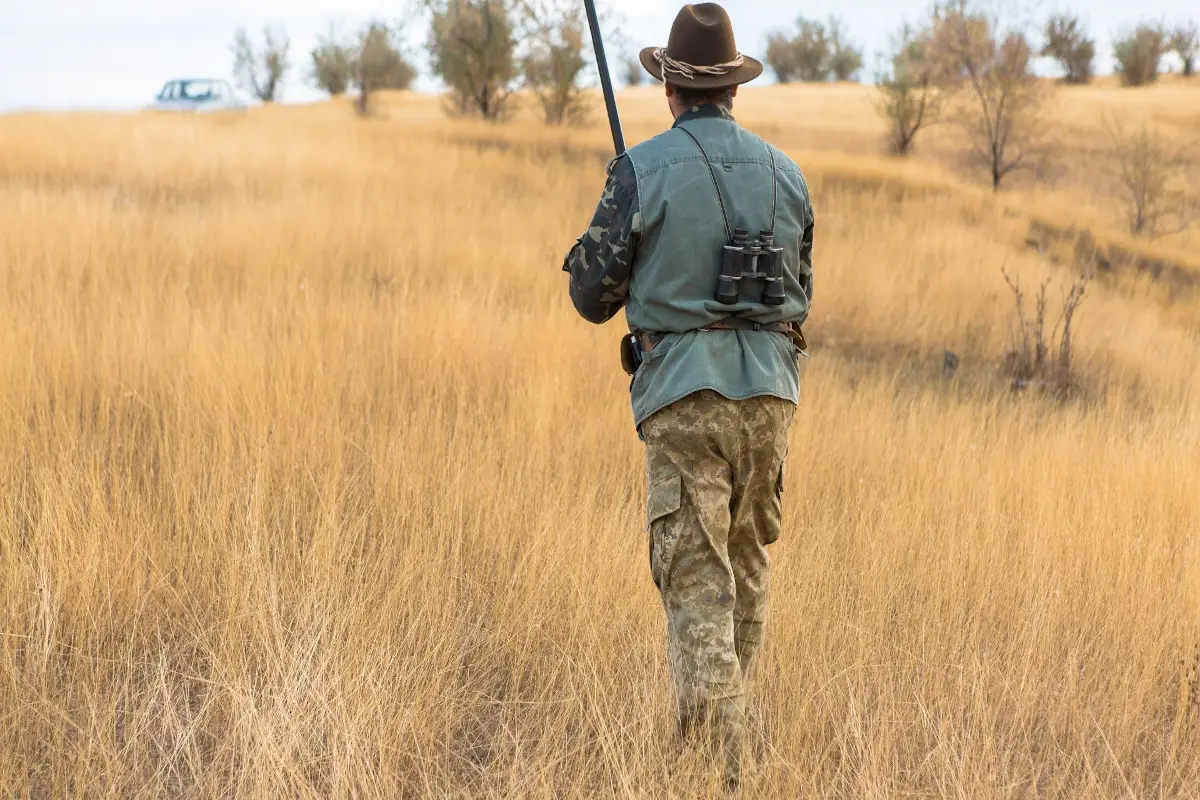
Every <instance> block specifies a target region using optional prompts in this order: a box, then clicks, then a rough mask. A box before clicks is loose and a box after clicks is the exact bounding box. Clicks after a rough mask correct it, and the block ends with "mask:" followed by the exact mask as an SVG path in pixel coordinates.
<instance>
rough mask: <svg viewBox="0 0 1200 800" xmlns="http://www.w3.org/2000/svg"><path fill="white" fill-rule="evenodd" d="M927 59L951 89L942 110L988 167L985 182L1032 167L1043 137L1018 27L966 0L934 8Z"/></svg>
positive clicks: (974, 157)
mask: <svg viewBox="0 0 1200 800" xmlns="http://www.w3.org/2000/svg"><path fill="white" fill-rule="evenodd" d="M930 47H931V48H932V52H931V57H932V58H934V59H936V61H937V63H939V64H940V69H939V72H940V74H941V76H942V79H943V80H945V81H947V83H948V85H949V86H951V87H953V88H954V92H953V96H952V98H951V100H950V102H949V104H948V108H947V112H948V117H949V119H950V120H951V121H953V122H954V123H956V124H957V125H958V127H959V128H960V130H961V131H962V133H963V135H964V138H965V141H966V143H967V148H968V149H967V155H968V157H969V158H970V160H971V161H972V162H974V163H976V164H977V165H979V166H981V167H983V168H985V169H987V171H988V173H989V174H990V177H991V181H992V188H993V189H994V190H997V191H998V190H999V189H1000V185H1001V183H1002V182H1003V181H1004V179H1005V178H1006V177H1008V176H1009V175H1011V174H1012V173H1013V172H1015V171H1017V170H1019V169H1023V168H1026V167H1031V166H1033V161H1034V160H1035V158H1036V156H1037V155H1038V154H1039V152H1040V145H1041V143H1042V137H1043V135H1044V130H1043V120H1042V113H1041V112H1042V107H1043V100H1044V98H1043V94H1042V90H1041V87H1040V85H1039V83H1038V80H1037V77H1036V76H1035V75H1034V74H1033V71H1032V69H1031V68H1030V62H1031V60H1032V57H1033V50H1032V48H1031V47H1030V45H1029V41H1028V39H1026V38H1025V35H1024V33H1023V32H1022V31H1021V30H1020V29H1019V28H1010V29H1008V30H1004V29H1003V27H1002V24H1001V21H1000V20H999V19H997V18H995V17H993V16H989V15H988V14H985V13H982V12H979V11H975V10H972V8H971V6H970V5H969V4H968V2H967V0H957V1H956V2H954V3H952V4H951V5H949V6H945V7H942V8H939V9H938V10H937V12H936V13H935V15H934V20H933V29H932V33H931V39H930Z"/></svg>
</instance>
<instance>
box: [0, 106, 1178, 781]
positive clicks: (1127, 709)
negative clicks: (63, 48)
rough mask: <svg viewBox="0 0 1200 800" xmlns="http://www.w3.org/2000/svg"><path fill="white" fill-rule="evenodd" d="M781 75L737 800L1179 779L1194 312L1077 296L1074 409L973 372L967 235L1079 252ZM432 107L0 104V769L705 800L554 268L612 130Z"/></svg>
mask: <svg viewBox="0 0 1200 800" xmlns="http://www.w3.org/2000/svg"><path fill="white" fill-rule="evenodd" d="M795 91H796V90H785V91H781V92H779V93H778V94H777V95H774V94H772V93H771V92H761V93H757V94H752V95H748V97H747V99H746V102H745V116H746V118H747V119H748V120H749V122H750V123H751V124H752V125H753V126H755V127H756V128H758V129H759V130H762V131H764V132H767V133H772V132H773V133H774V134H776V135H778V137H779V138H780V139H781V140H783V141H784V144H786V145H787V146H788V147H789V148H790V149H792V150H794V151H795V152H797V153H798V154H799V155H800V156H801V157H802V159H803V161H804V166H805V167H806V168H807V169H808V171H809V174H810V177H811V182H812V185H813V189H814V193H815V195H816V198H817V203H818V214H819V219H820V227H819V237H820V239H819V243H818V252H817V288H816V305H815V309H816V310H815V315H814V317H813V320H812V323H811V324H810V326H809V329H810V331H811V333H812V337H811V338H812V339H813V340H815V342H816V351H817V352H816V356H817V357H816V358H815V359H814V360H813V362H812V363H811V365H810V366H809V368H808V371H807V374H806V375H805V378H804V396H803V399H802V405H801V412H800V415H799V417H798V420H799V423H798V425H797V427H796V430H795V434H794V439H793V442H792V459H791V468H790V471H789V484H788V486H787V491H786V494H785V512H786V516H785V525H784V537H783V540H782V541H781V542H780V543H779V544H778V545H777V546H776V548H775V549H774V552H775V557H776V567H777V572H776V582H775V594H774V598H773V611H772V614H773V616H772V622H771V627H770V633H771V637H772V638H771V640H770V643H769V647H768V649H767V652H766V654H765V663H764V674H763V680H762V684H761V686H760V687H759V694H758V697H759V699H760V705H761V712H762V719H763V721H764V726H765V729H766V731H767V734H768V737H769V738H768V741H769V745H768V746H765V747H763V748H761V749H762V750H763V752H762V754H761V759H760V765H759V768H758V770H757V772H756V774H755V775H753V776H752V777H751V779H750V781H749V784H748V786H747V794H748V795H749V796H763V797H808V796H814V797H815V796H822V797H846V798H860V797H863V798H883V797H894V796H906V795H918V796H924V797H958V798H967V797H970V798H975V797H1006V798H1008V797H1063V798H1075V797H1097V798H1103V797H1112V798H1116V797H1130V796H1136V797H1143V796H1145V797H1185V796H1191V797H1195V796H1200V756H1198V755H1197V753H1198V751H1200V683H1198V677H1197V673H1196V670H1197V668H1198V665H1197V658H1200V653H1198V652H1197V650H1196V647H1197V644H1198V643H1200V537H1198V536H1197V533H1198V531H1200V475H1198V471H1197V464H1198V461H1200V455H1198V454H1200V376H1198V375H1197V370H1196V367H1195V365H1196V364H1197V363H1200V332H1198V326H1197V325H1196V323H1195V321H1196V320H1197V319H1200V315H1198V313H1197V311H1196V308H1195V303H1196V302H1197V301H1195V300H1191V299H1187V298H1183V299H1179V298H1176V299H1174V300H1170V299H1169V298H1167V297H1166V296H1165V295H1162V294H1161V293H1156V292H1155V291H1153V287H1145V286H1140V287H1133V288H1130V287H1126V286H1118V285H1116V284H1113V285H1111V286H1110V285H1108V284H1097V285H1096V286H1094V287H1093V292H1092V296H1090V297H1089V299H1088V302H1087V304H1086V305H1085V306H1084V309H1083V311H1082V312H1081V318H1080V325H1079V331H1078V334H1077V336H1078V341H1079V352H1078V354H1077V359H1078V364H1079V368H1080V373H1079V377H1080V381H1081V383H1082V384H1083V386H1084V387H1085V392H1084V394H1083V396H1082V398H1081V399H1078V400H1075V401H1071V402H1069V403H1066V404H1062V403H1058V402H1056V401H1054V400H1052V399H1049V398H1039V397H1031V396H1012V395H1010V394H1009V393H1008V391H1007V383H1006V381H1005V380H1004V379H1003V377H1002V376H1000V375H999V374H998V372H997V365H998V364H999V363H1000V361H1001V358H1002V354H1003V352H1004V350H1005V348H1006V347H1007V346H1008V339H1007V336H1008V334H1007V330H1008V313H1009V307H1010V299H1009V297H1008V296H1007V294H1006V292H1007V290H1006V289H1005V288H1004V284H1003V279H1002V278H1001V275H1000V269H1001V267H1006V268H1008V269H1009V270H1010V271H1012V272H1016V273H1019V274H1021V275H1022V276H1023V277H1024V278H1025V279H1026V280H1027V281H1030V282H1033V281H1036V280H1038V279H1040V278H1041V277H1042V276H1052V277H1055V278H1056V280H1058V281H1060V282H1061V281H1065V280H1068V279H1069V278H1070V277H1071V275H1070V273H1069V272H1067V271H1065V270H1060V269H1059V268H1057V267H1055V266H1054V265H1052V264H1050V263H1049V262H1047V261H1044V260H1043V259H1042V258H1041V257H1040V256H1038V255H1037V254H1035V253H1032V252H1030V251H1028V250H1027V249H1025V248H1024V247H1023V244H1022V242H1023V235H1024V226H1025V222H1026V220H1024V219H1023V218H1022V217H1021V216H1020V213H1019V212H1020V205H1021V198H1022V197H1025V195H1022V194H1021V193H1020V190H1019V191H1018V192H1016V193H1014V194H1010V195H1007V196H1005V197H1003V198H1001V199H1000V200H996V199H993V198H992V197H990V196H989V195H988V194H987V193H985V192H982V191H979V190H978V189H976V188H974V187H972V186H969V185H964V184H963V182H962V181H961V179H960V178H959V177H958V176H956V175H955V174H954V172H953V170H952V169H950V168H949V167H947V166H946V165H944V164H940V163H939V162H938V156H937V154H936V152H934V153H931V154H930V155H928V156H927V157H926V158H927V160H926V161H924V162H918V163H917V164H914V165H900V166H897V165H895V164H893V163H891V162H888V161H886V160H885V159H883V158H882V157H879V156H876V155H875V153H876V152H877V151H878V140H877V130H876V129H875V128H873V127H872V125H874V124H875V123H874V122H873V121H872V120H871V118H870V117H869V100H868V101H867V103H868V104H867V106H866V108H867V110H868V113H867V114H864V113H863V112H862V110H861V107H860V106H855V105H854V103H861V102H862V99H861V98H860V97H859V96H858V94H857V90H854V89H850V88H845V87H843V88H842V89H840V90H829V94H828V95H827V96H825V95H821V96H819V97H818V96H816V95H814V96H813V97H812V98H810V99H811V100H812V105H813V106H816V107H820V108H832V107H834V106H837V105H838V102H837V98H838V97H839V96H840V98H841V102H842V103H843V104H844V106H845V109H844V110H843V111H842V112H841V113H838V114H835V113H832V112H831V113H830V114H829V115H828V116H827V118H824V119H825V120H826V121H827V123H828V127H826V128H823V129H822V128H820V125H821V124H822V123H818V122H812V121H811V120H812V119H814V116H810V115H805V114H803V113H802V111H803V106H800V105H797V104H794V103H792V102H791V101H792V99H793V95H792V94H788V92H795ZM838 91H840V92H841V94H840V95H838V94H837V92H838ZM1156 91H1157V90H1156ZM1163 91H1167V90H1166V89H1164V90H1163ZM1095 94H1096V97H1098V98H1101V100H1104V99H1105V98H1107V97H1108V95H1107V94H1106V93H1105V92H1104V91H1101V90H1095ZM643 95H644V96H636V95H635V96H632V97H631V98H629V102H628V104H627V107H628V109H629V112H628V113H629V114H630V115H631V124H630V127H631V130H632V131H633V132H634V138H637V137H638V136H640V135H645V134H647V133H649V132H650V131H652V130H653V128H654V127H655V126H656V125H661V118H655V117H654V116H653V114H655V113H657V108H656V106H655V101H654V100H653V99H652V98H651V96H650V95H649V92H648V91H644V92H643ZM797 96H798V95H797ZM1072 102H1081V103H1086V102H1088V100H1087V97H1086V96H1085V95H1082V94H1081V95H1079V96H1078V97H1077V98H1076V99H1073V100H1072ZM1097 102H1100V100H1098V101H1097ZM854 109H858V110H854ZM1164 113H1166V112H1164ZM771 114H774V116H771ZM436 115H437V109H436V107H435V106H434V105H433V104H431V103H427V102H425V103H422V102H421V101H416V100H413V99H411V98H405V99H401V100H398V101H397V104H396V105H395V106H394V107H393V108H392V109H391V112H390V114H389V116H390V119H388V120H376V121H368V122H363V121H359V120H354V119H353V118H351V116H350V114H349V113H348V112H347V111H346V110H345V109H341V108H337V107H318V108H312V109H273V110H270V111H268V112H263V113H254V114H251V115H248V116H246V117H243V118H229V119H215V118H210V119H205V118H175V117H154V116H142V115H139V116H126V117H115V116H93V117H39V116H23V117H13V118H7V119H0V209H3V224H4V233H3V236H0V317H2V318H3V319H4V327H3V331H4V334H3V336H0V387H3V388H0V564H2V565H3V569H2V570H0V637H2V638H0V795H4V796H9V795H15V796H32V797H61V796H87V797H105V796H107V797H132V796H161V795H170V796H188V797H228V796H244V797H262V798H268V797H271V798H273V797H331V796H333V797H342V796H364V797H395V796H418V795H425V796H462V795H472V796H495V797H501V796H504V797H517V796H521V797H524V796H534V797H551V796H553V797H576V796H596V795H599V796H655V797H662V796H668V797H694V796H698V795H703V794H705V793H706V792H708V791H709V789H710V788H711V784H710V780H711V777H712V776H711V775H710V774H709V773H708V772H706V771H705V770H704V768H703V765H701V764H698V763H696V762H694V761H692V760H690V759H688V758H683V759H682V760H681V759H679V758H678V757H677V754H676V751H675V749H674V745H673V743H672V741H671V738H670V735H669V732H670V726H669V721H668V713H669V712H668V709H669V707H670V704H669V696H668V693H667V679H666V674H665V666H664V664H663V660H662V650H663V630H662V629H663V622H662V614H661V610H660V608H659V605H658V601H657V598H656V596H655V593H654V590H653V587H652V585H651V583H650V580H649V575H648V567H647V564H646V543H645V538H644V536H645V535H644V533H642V532H641V514H642V510H641V509H642V505H641V504H642V491H643V490H642V477H641V472H640V470H641V452H640V446H639V444H638V442H637V439H636V437H635V435H634V433H633V431H632V429H631V426H630V418H629V417H630V414H629V410H628V407H627V394H626V381H625V378H624V376H623V375H621V374H620V370H619V368H618V366H617V363H616V358H615V355H616V353H615V343H616V338H617V336H616V330H615V328H614V327H608V328H604V329H594V328H591V327H589V326H586V325H585V324H584V323H582V322H581V321H579V320H578V319H576V318H575V316H574V313H573V311H572V310H571V309H570V305H569V301H568V300H567V298H566V294H565V282H564V277H563V276H562V274H561V273H560V272H559V270H558V266H559V263H560V261H561V257H562V252H563V250H564V248H565V246H566V245H567V244H569V243H570V241H571V240H572V239H573V237H574V236H575V235H576V234H577V233H578V230H579V229H580V227H581V226H582V225H584V224H585V222H586V219H587V217H588V215H589V213H590V211H591V208H592V205H593V203H594V201H595V199H596V196H597V193H598V191H599V188H600V181H601V179H602V171H601V170H602V166H603V155H602V153H603V146H604V135H605V134H604V131H602V130H591V131H586V132H582V133H578V134H560V133H556V132H550V133H546V132H544V131H542V130H540V129H535V128H525V127H522V126H521V125H517V126H515V127H509V128H501V129H496V128H488V127H483V126H474V125H470V124H466V123H462V124H451V123H445V122H442V121H440V120H438V119H437V117H436ZM1079 118H1080V117H1079V116H1078V115H1074V116H1073V119H1076V120H1078V119H1079ZM1098 118H1099V117H1098V115H1097V116H1096V119H1098ZM803 120H810V121H809V122H804V121H803ZM854 137H857V138H854ZM858 141H861V142H863V143H864V144H863V147H864V152H862V153H858V154H855V153H854V152H852V150H853V147H849V148H848V147H847V146H846V143H847V142H850V143H853V142H858ZM931 149H933V148H931ZM868 150H869V152H868ZM1063 208H1067V206H1063ZM1139 292H1140V293H1139ZM946 347H949V348H951V349H954V350H955V351H957V352H959V353H960V354H961V355H962V356H963V364H964V366H963V370H962V372H961V373H960V375H959V377H958V378H956V379H955V381H953V382H948V383H947V382H943V381H942V380H941V379H940V366H941V352H942V349H943V348H946Z"/></svg>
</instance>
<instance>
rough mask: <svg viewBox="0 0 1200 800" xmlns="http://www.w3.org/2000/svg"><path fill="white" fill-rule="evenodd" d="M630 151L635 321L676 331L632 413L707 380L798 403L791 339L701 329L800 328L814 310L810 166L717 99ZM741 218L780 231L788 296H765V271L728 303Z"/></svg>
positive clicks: (657, 350)
mask: <svg viewBox="0 0 1200 800" xmlns="http://www.w3.org/2000/svg"><path fill="white" fill-rule="evenodd" d="M628 158H629V161H630V166H631V167H632V169H633V173H634V177H635V179H636V185H637V191H638V203H639V209H640V225H639V226H638V227H637V228H636V231H637V234H638V239H637V249H636V256H635V258H634V260H633V275H632V280H631V282H630V289H629V299H628V303H627V305H626V307H625V314H626V319H627V320H628V323H629V328H630V330H632V331H645V332H650V333H654V334H667V335H665V336H662V337H661V338H660V339H659V340H658V341H656V342H654V347H653V348H652V349H651V350H649V351H648V352H647V354H646V359H645V363H644V364H643V368H642V369H640V370H638V373H637V376H636V378H635V380H634V383H633V390H632V401H633V407H634V423H635V424H636V425H640V424H641V423H642V422H643V421H644V420H645V419H646V418H648V417H649V416H651V415H652V414H654V413H655V412H656V411H658V410H660V409H661V408H663V407H665V406H667V405H669V404H670V403H672V402H674V401H675V400H677V399H679V398H680V397H684V396H686V395H687V394H690V393H691V392H695V391H700V390H703V389H710V390H713V391H715V392H717V393H719V394H721V395H723V396H725V397H728V398H730V399H745V398H748V397H758V396H763V395H769V396H774V397H779V398H781V399H785V400H790V401H791V402H793V403H795V402H797V400H798V393H799V388H798V375H797V368H796V354H795V350H794V348H793V346H792V342H791V341H790V340H789V339H788V338H787V337H783V336H779V335H778V334H777V333H769V332H764V331H755V330H753V329H745V330H722V331H703V330H702V329H704V328H707V327H709V326H711V325H713V324H714V323H720V322H722V321H724V320H729V319H737V320H739V321H744V322H746V323H748V326H747V327H749V324H753V323H759V324H761V325H771V324H773V323H794V324H795V325H797V326H799V325H800V324H802V323H803V322H804V320H805V319H806V318H807V317H808V309H809V296H810V293H811V291H812V255H811V248H812V225H813V213H812V206H811V204H810V201H809V196H808V186H807V184H806V183H805V181H804V176H803V175H802V174H801V172H800V169H799V168H798V167H797V166H796V165H795V163H794V162H792V160H791V159H790V158H788V157H787V156H786V155H784V154H783V153H781V152H779V151H778V150H777V149H775V148H774V147H772V146H770V145H768V144H766V143H765V142H763V141H762V140H761V139H760V138H759V137H757V136H755V135H754V134H752V133H750V132H749V131H747V130H745V129H744V128H742V127H741V126H740V125H738V124H737V122H736V121H735V120H734V118H733V115H732V114H731V113H730V112H729V111H728V110H727V109H725V108H723V107H721V106H718V105H707V106H704V107H701V108H696V109H693V110H691V111H688V112H686V113H684V114H682V115H681V116H680V117H679V118H678V119H677V120H676V122H675V126H674V127H672V128H671V130H669V131H667V132H665V133H663V134H660V135H659V136H656V137H654V138H653V139H650V140H648V141H646V142H643V143H642V144H640V145H638V146H636V147H634V148H633V149H632V150H630V151H629V155H628ZM726 223H727V224H726ZM739 228H741V229H744V230H746V231H748V232H749V236H750V237H751V239H754V238H757V237H758V236H759V235H760V233H762V232H765V231H770V232H771V233H772V234H773V237H774V243H775V246H776V247H781V248H782V250H783V252H782V254H781V262H782V275H781V277H782V279H783V297H782V303H780V304H779V305H768V304H767V303H765V302H764V297H763V294H764V290H765V288H766V285H765V281H763V280H760V279H744V280H742V281H740V282H739V284H740V285H739V287H738V298H737V302H736V303H733V304H726V303H722V302H719V301H718V299H717V286H718V278H719V277H720V274H721V263H722V257H723V254H724V250H725V245H726V244H728V243H729V239H730V235H731V233H732V232H733V231H735V230H737V229H739Z"/></svg>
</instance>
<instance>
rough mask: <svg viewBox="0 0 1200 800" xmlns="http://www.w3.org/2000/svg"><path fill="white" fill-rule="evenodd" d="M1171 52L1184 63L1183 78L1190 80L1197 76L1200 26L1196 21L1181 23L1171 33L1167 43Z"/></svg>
mask: <svg viewBox="0 0 1200 800" xmlns="http://www.w3.org/2000/svg"><path fill="white" fill-rule="evenodd" d="M1167 44H1168V47H1169V48H1170V49H1171V50H1174V51H1175V54H1176V55H1177V56H1179V60H1180V61H1182V62H1183V77H1185V78H1190V77H1192V76H1193V75H1195V74H1196V55H1197V54H1198V53H1200V25H1197V24H1196V22H1195V20H1192V21H1189V22H1184V23H1181V24H1180V25H1179V26H1178V27H1177V28H1175V30H1174V31H1172V33H1171V40H1170V41H1169V42H1168V43H1167Z"/></svg>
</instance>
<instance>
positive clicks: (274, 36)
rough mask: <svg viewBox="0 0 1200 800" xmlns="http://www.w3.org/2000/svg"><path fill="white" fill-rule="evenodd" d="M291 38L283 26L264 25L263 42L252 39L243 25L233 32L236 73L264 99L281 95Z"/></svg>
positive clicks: (252, 90)
mask: <svg viewBox="0 0 1200 800" xmlns="http://www.w3.org/2000/svg"><path fill="white" fill-rule="evenodd" d="M290 46H291V42H290V41H289V40H288V37H287V34H286V33H285V32H284V31H283V30H282V29H281V28H271V27H266V28H263V42H262V46H261V47H259V46H256V45H255V44H254V42H253V41H251V39H250V36H249V34H247V33H246V31H245V29H244V28H238V30H237V32H236V33H235V34H234V36H233V47H232V50H233V74H234V77H235V78H236V79H237V82H238V85H240V86H241V87H242V88H243V89H245V90H246V91H247V92H250V93H251V94H253V95H254V96H255V97H257V98H258V99H259V100H261V101H262V102H264V103H273V102H275V101H276V100H278V99H279V96H280V93H281V90H282V88H283V78H284V75H286V74H287V71H288V69H289V68H290V67H291V63H290V62H289V61H288V48H289V47H290Z"/></svg>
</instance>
